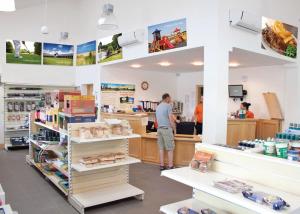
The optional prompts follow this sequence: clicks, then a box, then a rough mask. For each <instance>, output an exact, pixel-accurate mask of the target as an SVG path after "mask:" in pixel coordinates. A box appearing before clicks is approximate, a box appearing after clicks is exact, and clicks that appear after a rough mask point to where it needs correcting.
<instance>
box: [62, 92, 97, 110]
mask: <svg viewBox="0 0 300 214" xmlns="http://www.w3.org/2000/svg"><path fill="white" fill-rule="evenodd" d="M63 112H64V113H66V114H71V115H81V114H95V97H94V96H83V95H65V100H64V109H63Z"/></svg>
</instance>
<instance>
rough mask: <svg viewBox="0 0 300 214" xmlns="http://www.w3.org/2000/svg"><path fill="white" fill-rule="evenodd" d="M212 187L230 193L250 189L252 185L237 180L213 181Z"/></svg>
mask: <svg viewBox="0 0 300 214" xmlns="http://www.w3.org/2000/svg"><path fill="white" fill-rule="evenodd" d="M214 187H216V188H218V189H221V190H224V191H226V192H230V193H241V192H243V191H247V190H251V189H252V186H250V185H248V184H246V183H244V182H241V181H238V180H223V181H215V182H214Z"/></svg>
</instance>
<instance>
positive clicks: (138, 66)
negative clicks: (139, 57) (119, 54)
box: [130, 64, 142, 68]
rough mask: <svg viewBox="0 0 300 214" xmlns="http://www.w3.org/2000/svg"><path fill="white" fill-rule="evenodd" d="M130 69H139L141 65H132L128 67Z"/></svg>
mask: <svg viewBox="0 0 300 214" xmlns="http://www.w3.org/2000/svg"><path fill="white" fill-rule="evenodd" d="M130 67H132V68H140V67H142V65H140V64H132V65H130Z"/></svg>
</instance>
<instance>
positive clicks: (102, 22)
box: [98, 3, 118, 30]
mask: <svg viewBox="0 0 300 214" xmlns="http://www.w3.org/2000/svg"><path fill="white" fill-rule="evenodd" d="M98 28H99V29H100V30H116V29H117V28H118V23H117V19H116V17H115V15H114V6H113V5H112V4H109V3H108V4H105V5H103V12H102V15H101V16H100V18H99V19H98Z"/></svg>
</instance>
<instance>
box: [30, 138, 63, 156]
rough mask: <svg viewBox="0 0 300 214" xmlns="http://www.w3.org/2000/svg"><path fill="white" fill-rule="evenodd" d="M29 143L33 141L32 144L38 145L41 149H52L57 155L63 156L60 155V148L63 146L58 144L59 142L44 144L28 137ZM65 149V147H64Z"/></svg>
mask: <svg viewBox="0 0 300 214" xmlns="http://www.w3.org/2000/svg"><path fill="white" fill-rule="evenodd" d="M29 140H30V142H31V143H33V144H34V145H36V146H38V147H39V148H41V149H43V150H51V151H53V152H54V153H55V154H56V155H57V156H58V157H63V155H62V152H63V151H62V150H61V148H62V147H63V146H61V145H59V144H52V145H51V144H44V143H38V142H37V141H36V140H33V139H29ZM64 150H66V149H64Z"/></svg>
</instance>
